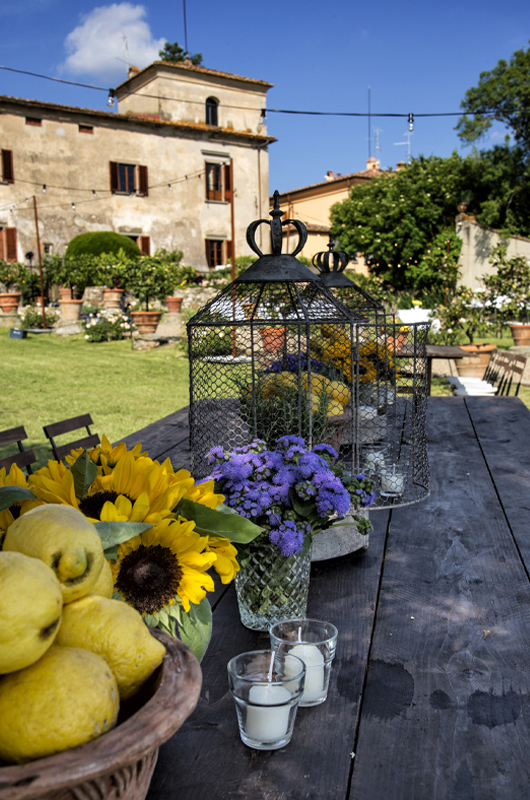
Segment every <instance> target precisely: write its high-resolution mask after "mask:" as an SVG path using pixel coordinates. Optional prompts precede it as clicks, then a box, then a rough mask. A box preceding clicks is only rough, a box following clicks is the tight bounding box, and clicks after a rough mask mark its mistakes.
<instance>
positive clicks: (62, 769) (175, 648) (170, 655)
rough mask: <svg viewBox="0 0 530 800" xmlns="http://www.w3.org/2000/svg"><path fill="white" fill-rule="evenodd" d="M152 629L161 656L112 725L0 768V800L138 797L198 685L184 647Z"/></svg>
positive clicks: (195, 667)
mask: <svg viewBox="0 0 530 800" xmlns="http://www.w3.org/2000/svg"><path fill="white" fill-rule="evenodd" d="M153 633H154V635H155V636H156V638H157V639H159V640H160V641H161V642H162V643H163V644H164V646H165V648H166V655H165V656H164V660H163V662H162V664H161V665H160V667H159V668H158V669H157V670H155V672H154V673H153V675H152V676H151V678H150V679H149V681H147V683H146V684H144V686H143V687H142V689H141V690H140V692H139V693H138V694H137V695H135V696H134V697H133V698H131V700H130V701H128V702H127V703H123V704H122V707H121V709H120V716H119V718H118V724H117V726H116V727H115V728H114V729H113V730H112V731H109V732H108V733H105V734H103V735H102V736H100V737H99V738H98V739H94V740H93V741H92V742H89V743H88V744H84V745H81V747H75V748H73V749H72V750H66V751H64V752H63V753H58V754H57V755H55V756H50V757H49V758H40V759H38V760H37V761H31V762H30V763H29V764H24V765H22V766H7V767H0V800H33V798H38V799H39V800H93V798H94V799H95V798H97V800H115V799H116V798H119V800H144V798H145V796H146V794H147V791H148V789H149V784H150V782H151V776H152V774H153V770H154V768H155V764H156V760H157V757H158V748H159V746H160V745H161V744H162V743H163V742H165V741H166V740H167V739H169V738H170V737H171V736H172V735H173V734H174V733H175V731H177V730H178V729H179V728H180V726H181V725H182V724H183V723H184V721H185V720H186V719H187V718H188V717H189V716H190V714H191V713H192V712H193V710H194V709H195V706H196V705H197V702H198V700H199V694H200V690H201V683H202V675H201V668H200V666H199V662H198V661H197V659H196V658H195V656H193V655H192V653H190V651H189V650H188V648H187V647H185V645H183V644H182V642H180V641H178V640H177V639H173V638H172V637H171V636H168V635H166V634H165V633H161V632H160V631H158V630H154V631H153Z"/></svg>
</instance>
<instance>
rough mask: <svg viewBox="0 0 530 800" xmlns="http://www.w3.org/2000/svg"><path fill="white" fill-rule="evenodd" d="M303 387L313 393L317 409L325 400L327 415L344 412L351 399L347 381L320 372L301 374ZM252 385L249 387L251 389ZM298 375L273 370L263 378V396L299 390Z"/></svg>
mask: <svg viewBox="0 0 530 800" xmlns="http://www.w3.org/2000/svg"><path fill="white" fill-rule="evenodd" d="M301 383H302V388H303V389H304V390H305V391H306V392H308V394H309V391H310V394H311V397H310V399H311V407H312V410H313V411H317V410H318V409H319V408H321V407H322V400H324V403H325V408H326V416H328V417H334V416H336V415H338V414H342V413H343V412H344V408H345V406H347V405H348V403H349V402H350V400H351V391H350V389H349V388H348V386H347V385H346V384H345V383H342V382H341V381H332V380H330V379H329V378H326V377H325V376H324V375H320V374H319V373H312V374H311V377H310V378H309V376H308V373H307V372H302V374H301ZM251 388H252V387H249V391H251ZM297 388H298V376H297V375H296V374H294V373H293V372H287V371H284V372H271V373H267V374H266V375H264V376H263V377H262V379H261V383H260V386H259V390H260V393H261V396H262V398H264V399H266V398H267V397H272V396H274V395H281V394H282V392H285V391H289V390H290V389H294V390H297Z"/></svg>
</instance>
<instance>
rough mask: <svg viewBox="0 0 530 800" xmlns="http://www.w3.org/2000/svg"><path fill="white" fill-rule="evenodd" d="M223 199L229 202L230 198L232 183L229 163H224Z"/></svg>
mask: <svg viewBox="0 0 530 800" xmlns="http://www.w3.org/2000/svg"><path fill="white" fill-rule="evenodd" d="M224 178H225V200H226V201H227V202H229V203H230V202H231V200H232V184H231V182H230V164H225V174H224Z"/></svg>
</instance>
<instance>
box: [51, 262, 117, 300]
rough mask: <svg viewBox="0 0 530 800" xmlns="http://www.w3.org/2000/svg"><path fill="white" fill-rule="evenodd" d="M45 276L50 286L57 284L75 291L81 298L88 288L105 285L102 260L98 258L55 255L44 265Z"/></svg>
mask: <svg viewBox="0 0 530 800" xmlns="http://www.w3.org/2000/svg"><path fill="white" fill-rule="evenodd" d="M43 267H44V274H45V276H46V283H47V285H48V286H51V285H52V284H57V285H59V286H68V287H69V288H70V289H74V287H75V293H76V294H77V296H78V297H81V295H82V294H83V292H84V291H85V289H86V288H87V286H97V285H99V284H103V283H105V281H104V277H105V276H104V274H103V273H102V267H101V263H100V260H99V259H98V258H97V257H96V256H91V255H78V256H72V257H69V256H59V255H54V256H52V257H51V258H49V259H47V260H46V261H45V262H44V264H43Z"/></svg>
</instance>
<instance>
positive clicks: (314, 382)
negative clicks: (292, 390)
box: [303, 372, 331, 396]
mask: <svg viewBox="0 0 530 800" xmlns="http://www.w3.org/2000/svg"><path fill="white" fill-rule="evenodd" d="M303 381H304V389H307V388H308V386H309V377H308V375H307V373H305V375H304V378H303ZM330 386H331V381H330V380H329V378H326V377H325V375H320V374H319V373H316V372H313V373H312V374H311V392H312V393H313V394H318V395H319V396H320V395H321V394H322V393H323V392H326V393H328V394H329V393H330Z"/></svg>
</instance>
